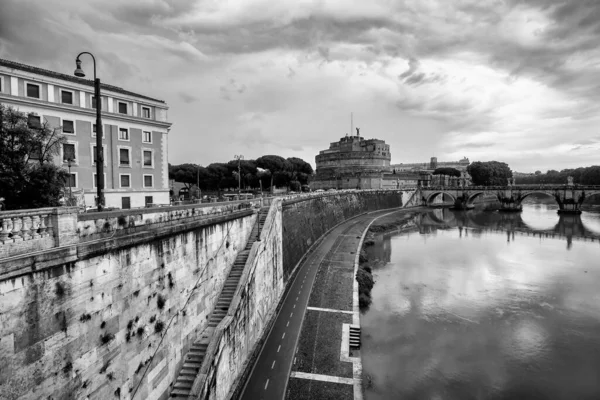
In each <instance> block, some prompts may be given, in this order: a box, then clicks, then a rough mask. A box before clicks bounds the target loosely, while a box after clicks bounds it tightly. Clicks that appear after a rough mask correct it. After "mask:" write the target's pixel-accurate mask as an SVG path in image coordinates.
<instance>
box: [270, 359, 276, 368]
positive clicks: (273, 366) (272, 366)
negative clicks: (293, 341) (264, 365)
mask: <svg viewBox="0 0 600 400" xmlns="http://www.w3.org/2000/svg"><path fill="white" fill-rule="evenodd" d="M273 368H275V360H273V365H271V369H273Z"/></svg>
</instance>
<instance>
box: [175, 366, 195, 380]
mask: <svg viewBox="0 0 600 400" xmlns="http://www.w3.org/2000/svg"><path fill="white" fill-rule="evenodd" d="M183 376H185V377H190V378H191V379H195V378H196V376H198V370H195V369H194V370H191V369H187V368H186V369H183V368H182V369H181V371H180V372H179V378H181V377H183ZM179 378H177V379H179Z"/></svg>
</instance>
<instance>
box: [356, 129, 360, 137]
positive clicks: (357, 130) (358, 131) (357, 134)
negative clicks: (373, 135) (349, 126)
mask: <svg viewBox="0 0 600 400" xmlns="http://www.w3.org/2000/svg"><path fill="white" fill-rule="evenodd" d="M356 136H360V128H356Z"/></svg>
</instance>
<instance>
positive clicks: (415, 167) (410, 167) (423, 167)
mask: <svg viewBox="0 0 600 400" xmlns="http://www.w3.org/2000/svg"><path fill="white" fill-rule="evenodd" d="M469 164H470V161H469V159H468V158H467V157H463V158H462V159H461V160H458V161H439V162H438V160H437V157H431V160H429V162H428V163H427V162H425V163H406V164H392V165H391V166H390V167H391V169H392V171H393V170H395V171H396V172H405V171H413V172H419V171H431V172H433V171H435V170H436V169H437V168H455V169H457V170H459V171H461V172H463V171H466V170H467V167H468V166H469Z"/></svg>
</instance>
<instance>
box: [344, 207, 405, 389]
mask: <svg viewBox="0 0 600 400" xmlns="http://www.w3.org/2000/svg"><path fill="white" fill-rule="evenodd" d="M400 210H402V208H399V209H397V210H394V211H391V212H389V213H386V214H382V215H380V216H378V217H375V218H373V220H372V221H371V222H369V225H367V227H366V228H365V230H364V231H363V234H362V236H361V238H360V240H359V241H358V247H357V249H356V257H355V258H354V276H353V278H354V281H353V285H352V324H353V325H356V326H358V327H359V328H360V307H359V304H358V281H357V280H356V275H357V274H358V265H359V260H360V251H361V249H362V246H363V242H364V241H365V237H366V236H367V232H368V231H369V228H370V227H371V225H373V222H375V221H377V220H378V219H379V218H381V217H385V216H387V215H390V214H393V213H395V212H398V211H400ZM344 325H345V324H344ZM344 328H345V330H349V329H350V327H349V326H347V327H346V326H344ZM342 337H344V335H343V336H342ZM343 345H344V340H342V346H343ZM344 361H352V375H353V378H354V400H363V393H362V359H361V357H360V356H359V357H351V358H350V360H344Z"/></svg>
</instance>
